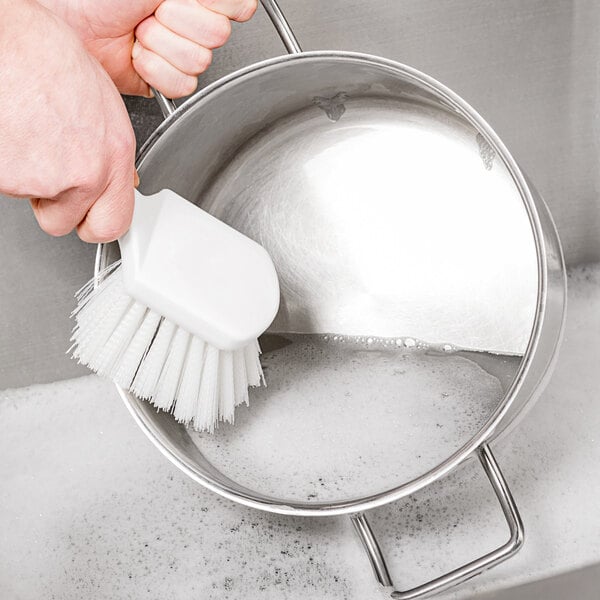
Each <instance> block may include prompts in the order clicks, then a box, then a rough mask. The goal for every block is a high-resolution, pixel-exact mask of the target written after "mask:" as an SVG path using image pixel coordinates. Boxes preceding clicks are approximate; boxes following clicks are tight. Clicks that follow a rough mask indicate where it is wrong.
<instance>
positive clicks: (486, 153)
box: [476, 133, 496, 171]
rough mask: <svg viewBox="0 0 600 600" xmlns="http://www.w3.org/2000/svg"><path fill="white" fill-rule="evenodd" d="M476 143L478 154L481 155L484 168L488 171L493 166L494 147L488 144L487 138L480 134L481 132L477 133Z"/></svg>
mask: <svg viewBox="0 0 600 600" xmlns="http://www.w3.org/2000/svg"><path fill="white" fill-rule="evenodd" d="M476 139H477V143H478V144H479V156H481V160H482V161H483V164H484V165H485V168H486V169H487V170H488V171H491V170H492V167H493V166H494V158H495V157H496V153H495V152H494V149H493V148H492V147H491V146H490V145H489V144H488V142H487V140H486V139H485V138H484V137H483V136H482V135H481V133H478V134H477V137H476Z"/></svg>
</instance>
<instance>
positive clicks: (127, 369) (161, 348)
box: [69, 261, 265, 433]
mask: <svg viewBox="0 0 600 600" xmlns="http://www.w3.org/2000/svg"><path fill="white" fill-rule="evenodd" d="M76 299H77V308H76V309H75V310H74V311H73V314H72V317H73V318H74V319H75V327H74V328H73V335H72V337H71V341H72V342H73V345H72V346H71V349H70V350H69V351H70V352H72V354H73V357H74V358H76V359H77V360H78V361H79V362H80V363H82V364H85V365H87V366H88V367H90V368H91V369H93V370H94V371H96V372H97V373H99V374H101V375H107V376H108V377H110V378H112V379H114V380H115V382H116V383H118V384H119V385H120V386H121V387H123V388H125V389H128V390H129V391H131V392H132V393H134V394H135V395H136V396H138V397H139V398H142V399H144V400H149V401H150V402H151V403H152V404H154V405H155V406H156V407H157V408H158V409H161V410H165V411H170V412H172V413H173V415H174V417H175V419H177V421H179V422H181V423H185V424H190V425H191V426H192V427H193V428H194V429H196V430H198V431H208V432H210V433H212V432H214V430H215V427H216V426H217V424H218V423H219V422H220V421H225V422H229V423H233V420H234V412H235V407H236V406H239V405H240V404H248V386H259V385H261V383H262V384H265V379H264V375H263V370H262V367H261V364H260V358H259V355H260V347H259V345H258V340H256V341H255V342H252V343H251V344H248V345H247V346H246V347H244V348H241V349H239V350H235V351H224V350H219V349H218V348H215V347H214V346H211V345H209V344H207V343H206V342H205V341H203V340H201V339H199V338H197V337H195V336H192V335H191V334H190V333H188V332H187V331H185V330H183V329H181V328H179V327H177V325H175V324H174V323H172V322H171V321H168V320H167V319H165V318H164V317H161V316H160V315H158V314H157V313H155V312H154V311H152V310H150V309H149V308H148V307H146V306H144V305H143V304H142V303H140V302H136V301H135V300H134V299H133V298H131V297H130V296H129V295H128V294H127V292H126V291H125V286H124V284H123V276H122V272H121V269H120V261H118V262H116V263H113V264H112V265H110V266H109V267H107V268H106V269H104V270H103V271H102V272H101V273H100V274H99V275H98V277H97V278H95V279H92V280H91V281H89V282H88V283H87V284H86V285H84V286H83V287H82V288H81V289H80V290H79V291H78V292H77V294H76Z"/></svg>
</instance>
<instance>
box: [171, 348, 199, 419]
mask: <svg viewBox="0 0 600 600" xmlns="http://www.w3.org/2000/svg"><path fill="white" fill-rule="evenodd" d="M205 348H206V344H205V343H204V342H203V341H202V340H201V339H198V338H197V337H192V341H191V342H190V347H189V350H188V353H187V357H186V359H185V366H184V367H183V374H182V376H181V381H180V383H179V389H178V390H177V398H176V402H175V409H174V410H173V415H174V416H175V418H176V419H177V420H178V421H179V422H180V423H189V422H190V421H191V420H192V419H193V418H194V415H195V414H196V405H197V403H198V393H199V392H200V381H201V378H202V368H203V363H204V351H205Z"/></svg>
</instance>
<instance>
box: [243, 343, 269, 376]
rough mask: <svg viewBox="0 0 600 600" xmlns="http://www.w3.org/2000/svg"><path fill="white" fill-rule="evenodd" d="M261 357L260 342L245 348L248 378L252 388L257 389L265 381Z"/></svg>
mask: <svg viewBox="0 0 600 600" xmlns="http://www.w3.org/2000/svg"><path fill="white" fill-rule="evenodd" d="M259 355H260V347H259V345H258V341H257V342H256V343H255V344H248V345H247V346H246V347H245V348H244V358H245V361H246V377H247V378H248V385H249V386H251V387H257V386H259V385H260V383H261V381H264V376H263V372H262V367H261V366H260V359H259Z"/></svg>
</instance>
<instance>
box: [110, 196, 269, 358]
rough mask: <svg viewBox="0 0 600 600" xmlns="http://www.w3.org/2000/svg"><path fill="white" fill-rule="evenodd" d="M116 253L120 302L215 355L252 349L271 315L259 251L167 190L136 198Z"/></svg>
mask: <svg viewBox="0 0 600 600" xmlns="http://www.w3.org/2000/svg"><path fill="white" fill-rule="evenodd" d="M119 246H120V249H121V259H122V272H123V284H124V286H125V290H126V291H127V293H128V295H130V296H131V297H132V298H134V299H136V300H137V301H138V302H140V303H141V304H143V305H145V306H147V307H149V308H150V309H152V310H153V311H154V312H155V313H157V314H159V315H162V316H163V317H165V318H166V319H168V320H169V321H171V322H172V323H175V324H176V325H178V326H179V327H181V328H182V329H184V330H185V331H187V332H189V333H190V334H192V335H194V336H197V337H199V338H200V339H202V340H204V341H205V342H207V343H208V344H210V345H211V346H214V347H215V348H218V349H219V350H237V349H240V348H243V347H245V346H247V345H248V344H250V343H252V342H253V341H254V340H256V339H257V338H258V337H259V335H260V334H262V333H263V332H264V331H265V330H266V329H267V327H268V326H269V325H270V324H271V322H272V321H273V319H274V318H275V315H276V314H277V310H278V308H279V284H278V280H277V274H276V271H275V267H274V265H273V262H272V261H271V258H270V257H269V255H268V254H267V252H266V251H265V249H264V248H263V247H262V246H260V245H259V244H257V243H256V242H254V241H252V240H251V239H249V238H247V237H246V236H244V235H242V234H241V233H239V232H238V231H236V230H235V229H232V228H231V227H229V226H228V225H226V224H225V223H223V222H222V221H219V220H218V219H216V218H215V217H213V216H211V215H209V214H208V213H207V212H205V211H203V210H202V209H200V208H198V207H197V206H195V205H194V204H192V203H190V202H188V201H187V200H185V199H184V198H182V197H181V196H179V195H178V194H176V193H175V192H173V191H171V190H162V191H160V192H158V193H156V194H153V195H151V196H143V195H142V194H140V193H139V192H137V191H136V199H135V209H134V214H133V221H132V224H131V227H130V229H129V231H128V232H127V233H126V234H125V235H124V236H123V237H122V238H121V239H120V240H119Z"/></svg>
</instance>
